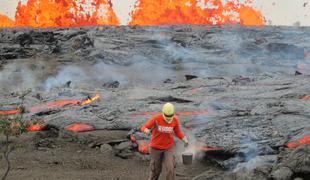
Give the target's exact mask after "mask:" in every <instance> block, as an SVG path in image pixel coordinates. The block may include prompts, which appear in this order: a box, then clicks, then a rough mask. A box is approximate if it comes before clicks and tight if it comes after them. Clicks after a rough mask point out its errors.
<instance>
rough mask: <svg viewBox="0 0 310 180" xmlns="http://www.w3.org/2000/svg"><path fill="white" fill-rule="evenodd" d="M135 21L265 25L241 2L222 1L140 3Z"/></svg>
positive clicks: (140, 0)
mask: <svg viewBox="0 0 310 180" xmlns="http://www.w3.org/2000/svg"><path fill="white" fill-rule="evenodd" d="M131 18H132V19H131V21H130V23H129V24H130V25H163V24H217V25H221V24H237V23H240V24H242V25H263V24H264V18H263V16H262V14H261V12H259V11H258V10H255V9H254V8H252V7H250V6H248V5H245V4H242V3H240V2H238V1H229V2H226V3H223V2H222V0H158V1H154V0H139V1H138V3H137V4H136V6H135V9H134V11H133V12H132V13H131Z"/></svg>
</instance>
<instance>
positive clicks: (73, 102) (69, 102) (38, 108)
mask: <svg viewBox="0 0 310 180" xmlns="http://www.w3.org/2000/svg"><path fill="white" fill-rule="evenodd" d="M99 98H100V95H99V94H96V95H94V96H91V97H88V98H86V99H83V100H65V99H59V100H55V101H49V102H45V103H42V104H38V105H34V106H32V107H30V108H28V109H27V110H28V111H29V112H31V113H38V112H42V111H44V110H49V109H55V108H58V107H63V106H66V105H80V106H85V105H88V104H90V103H92V102H94V101H96V100H98V99H99ZM19 113H20V109H9V110H0V114H6V115H11V114H19Z"/></svg>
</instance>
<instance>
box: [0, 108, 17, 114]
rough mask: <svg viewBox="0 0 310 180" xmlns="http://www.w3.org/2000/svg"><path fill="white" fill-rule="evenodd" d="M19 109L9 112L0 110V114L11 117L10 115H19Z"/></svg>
mask: <svg viewBox="0 0 310 180" xmlns="http://www.w3.org/2000/svg"><path fill="white" fill-rule="evenodd" d="M19 113H20V109H9V110H0V114H5V115H11V114H19Z"/></svg>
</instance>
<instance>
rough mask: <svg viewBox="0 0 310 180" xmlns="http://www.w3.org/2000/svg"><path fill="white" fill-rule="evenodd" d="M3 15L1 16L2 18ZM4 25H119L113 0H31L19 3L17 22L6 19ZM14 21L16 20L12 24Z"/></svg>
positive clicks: (16, 15) (1, 24)
mask: <svg viewBox="0 0 310 180" xmlns="http://www.w3.org/2000/svg"><path fill="white" fill-rule="evenodd" d="M3 19H5V18H2V17H1V16H0V20H2V21H3ZM5 22H6V23H5V24H3V23H0V26H1V27H12V26H13V25H14V26H31V27H72V26H86V25H119V20H118V18H117V16H116V14H115V13H114V11H113V9H112V3H111V1H110V0H92V1H91V2H90V1H87V0H28V1H27V2H26V3H22V2H19V3H18V5H17V7H16V14H15V22H13V21H9V20H6V21H5ZM12 23H13V24H12Z"/></svg>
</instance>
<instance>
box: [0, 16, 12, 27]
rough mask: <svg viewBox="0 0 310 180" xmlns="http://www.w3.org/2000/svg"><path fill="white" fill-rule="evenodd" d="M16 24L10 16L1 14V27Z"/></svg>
mask: <svg viewBox="0 0 310 180" xmlns="http://www.w3.org/2000/svg"><path fill="white" fill-rule="evenodd" d="M14 24H15V23H14V21H13V20H11V19H10V18H9V17H7V16H5V15H2V14H0V27H13V26H14Z"/></svg>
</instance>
